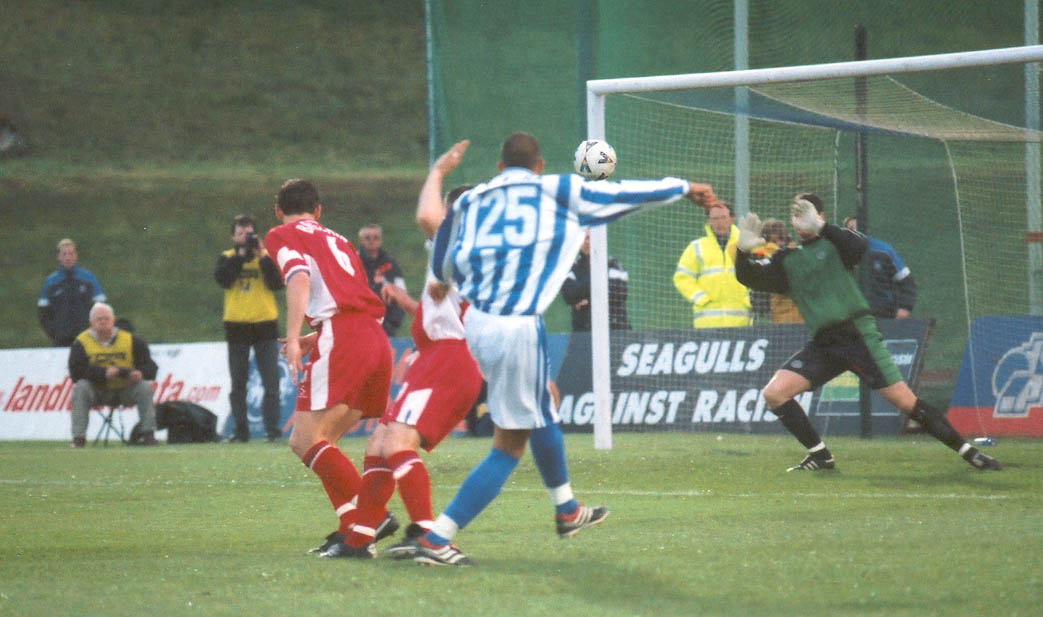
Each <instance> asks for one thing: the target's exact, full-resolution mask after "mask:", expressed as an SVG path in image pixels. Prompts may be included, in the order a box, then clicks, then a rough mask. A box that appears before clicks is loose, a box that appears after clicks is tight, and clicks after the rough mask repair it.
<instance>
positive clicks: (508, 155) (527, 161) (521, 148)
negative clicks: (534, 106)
mask: <svg viewBox="0 0 1043 617" xmlns="http://www.w3.org/2000/svg"><path fill="white" fill-rule="evenodd" d="M500 160H501V161H502V162H503V165H504V167H524V168H525V169H531V170H533V171H537V168H538V167H539V164H540V160H541V157H540V142H539V140H538V139H536V138H535V137H533V136H532V135H530V134H528V133H523V132H518V133H515V134H513V135H511V136H510V137H508V138H507V140H506V141H504V142H503V148H502V149H501V150H500Z"/></svg>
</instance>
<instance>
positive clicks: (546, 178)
mask: <svg viewBox="0 0 1043 617" xmlns="http://www.w3.org/2000/svg"><path fill="white" fill-rule="evenodd" d="M543 168H544V160H543V158H542V156H541V155H540V146H539V142H538V141H537V140H536V138H535V137H533V136H532V135H529V134H527V133H515V134H513V135H511V136H510V137H508V138H507V140H506V141H505V142H504V144H503V147H502V150H501V160H500V162H499V169H500V173H499V175H497V176H496V177H494V178H493V179H492V180H490V181H488V182H486V183H484V184H480V185H478V186H476V187H474V188H472V189H471V190H469V191H467V192H465V193H464V194H463V195H461V196H460V197H459V198H458V199H457V200H456V201H455V202H454V203H453V204H452V206H451V208H450V210H449V212H448V213H447V214H446V218H445V220H444V221H443V222H442V224H441V226H440V227H439V229H438V233H437V234H436V235H435V243H434V247H433V249H432V251H431V270H432V274H433V276H434V277H435V278H437V279H438V283H436V284H435V285H436V287H438V288H439V289H440V291H435V292H433V294H432V295H434V296H436V297H438V296H439V295H440V294H444V293H445V292H446V290H447V289H448V286H449V284H450V283H452V284H455V285H456V288H457V289H458V290H459V293H460V295H461V296H462V297H463V298H464V299H466V300H468V301H469V302H471V308H470V309H469V310H468V311H467V313H466V314H465V315H464V332H465V336H466V339H467V346H468V348H470V350H471V354H472V355H473V356H474V358H475V360H476V361H477V362H478V367H479V368H480V369H481V371H482V374H483V375H484V376H485V379H486V381H487V382H488V385H489V411H490V414H491V416H492V420H493V424H494V426H495V429H494V433H493V447H492V450H491V451H490V452H489V454H488V456H486V458H485V459H484V460H482V461H481V462H480V463H479V464H478V466H477V467H475V468H474V469H473V470H472V471H471V473H470V474H469V475H468V476H467V478H466V479H465V480H464V483H463V484H462V485H461V486H460V489H459V490H458V491H457V493H456V496H455V497H453V499H452V501H451V502H450V503H449V505H448V506H447V507H446V509H445V511H444V512H443V513H442V514H440V515H439V516H438V517H437V518H436V519H435V522H434V524H433V525H432V527H431V530H430V531H429V532H428V533H427V534H425V535H424V536H423V537H422V538H421V539H420V540H419V545H418V547H417V552H416V556H415V557H414V559H415V560H416V561H418V562H420V563H425V564H431V565H457V566H460V565H467V564H469V563H470V560H469V559H468V558H467V556H466V555H464V554H463V553H462V552H460V551H459V549H457V548H456V547H455V546H454V545H453V544H452V543H451V540H452V538H453V536H454V535H455V534H456V532H457V531H458V530H459V529H461V528H463V527H464V526H466V525H467V524H468V523H470V522H471V521H472V520H473V519H474V518H475V517H476V516H477V515H478V514H479V513H480V512H481V511H482V510H483V509H484V508H485V507H486V506H487V505H488V504H489V503H490V502H492V500H493V499H494V498H495V497H496V495H497V494H498V493H499V492H500V489H501V488H502V487H503V484H504V483H505V482H506V480H507V478H508V476H510V474H511V472H512V471H513V470H514V468H515V466H516V465H517V463H518V459H519V458H520V457H521V455H522V454H523V453H524V451H525V445H526V443H527V442H529V441H530V438H531V449H532V453H533V458H534V460H535V462H536V466H537V468H538V469H539V471H540V474H541V476H542V478H543V481H544V484H545V485H546V486H547V489H548V491H549V493H550V495H551V499H552V500H553V502H554V504H555V511H556V516H555V520H556V525H557V531H558V535H559V536H561V537H568V536H571V535H573V534H575V533H576V532H578V531H579V530H580V529H583V528H584V527H587V526H590V525H595V524H598V523H600V522H601V521H602V520H604V519H605V517H606V516H607V515H608V510H607V509H606V508H604V507H588V506H583V505H580V504H579V502H577V501H576V499H575V497H574V496H573V494H572V488H571V486H570V484H569V479H568V469H567V466H566V463H565V449H564V441H563V439H562V434H561V429H560V428H559V427H558V417H557V410H556V409H555V408H554V407H553V405H552V404H551V401H550V395H549V393H548V389H547V381H548V378H549V375H548V371H549V365H548V360H547V350H546V337H545V334H546V333H545V330H544V326H543V318H542V314H543V312H544V311H545V310H546V309H547V306H548V305H550V303H551V301H553V299H554V297H555V296H556V295H557V293H558V290H559V289H560V288H561V284H562V283H563V282H564V280H565V277H566V276H567V275H568V273H569V270H570V269H571V267H572V263H573V261H575V259H576V254H577V253H578V252H579V250H580V246H581V245H582V244H583V239H584V236H585V231H586V229H587V228H589V227H592V226H595V225H602V224H605V223H608V222H609V221H612V220H614V219H616V218H619V217H620V216H623V215H625V214H627V213H630V212H635V211H638V210H640V209H642V208H648V207H652V206H656V205H663V204H668V203H671V202H673V201H676V200H677V199H680V198H681V197H687V198H689V199H691V200H692V201H694V202H696V203H699V204H708V203H713V202H715V201H716V197H715V195H714V193H713V189H711V188H710V186H709V185H707V184H697V183H694V182H689V181H688V180H682V179H679V178H664V179H662V180H623V181H621V182H610V181H607V180H600V181H588V180H584V179H583V178H582V177H580V176H578V175H574V174H560V175H559V174H552V175H541V173H542V172H543ZM530 436H531V437H530Z"/></svg>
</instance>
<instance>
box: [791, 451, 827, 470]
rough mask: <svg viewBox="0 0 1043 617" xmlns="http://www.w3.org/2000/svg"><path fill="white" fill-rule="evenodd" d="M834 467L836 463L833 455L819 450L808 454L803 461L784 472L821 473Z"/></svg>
mask: <svg viewBox="0 0 1043 617" xmlns="http://www.w3.org/2000/svg"><path fill="white" fill-rule="evenodd" d="M836 466H837V462H836V460H834V459H833V455H832V454H830V453H829V450H819V451H818V452H814V453H809V454H808V455H807V456H805V457H804V460H802V461H801V462H800V463H798V464H796V465H794V466H793V467H790V468H789V469H787V470H786V471H822V470H824V469H834V468H836Z"/></svg>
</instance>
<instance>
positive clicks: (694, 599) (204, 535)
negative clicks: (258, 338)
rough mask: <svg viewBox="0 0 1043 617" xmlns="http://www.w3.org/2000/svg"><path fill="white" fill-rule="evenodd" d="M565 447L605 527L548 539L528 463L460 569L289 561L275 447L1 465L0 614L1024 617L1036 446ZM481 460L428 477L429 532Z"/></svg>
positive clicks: (289, 473) (442, 455)
mask: <svg viewBox="0 0 1043 617" xmlns="http://www.w3.org/2000/svg"><path fill="white" fill-rule="evenodd" d="M566 441H567V445H568V450H569V461H570V467H571V475H572V483H573V486H574V487H575V489H576V493H577V496H578V497H579V498H580V499H581V500H583V501H585V502H586V503H589V504H599V503H603V504H605V505H607V506H609V508H610V509H611V514H610V516H609V518H608V519H607V520H606V521H605V523H604V524H603V525H602V526H601V527H599V528H595V529H590V530H585V531H583V532H581V533H580V534H579V535H578V536H577V537H575V538H572V539H569V540H559V539H558V538H557V537H556V534H555V533H554V526H553V522H552V515H551V512H552V510H551V507H550V504H549V500H548V497H547V495H546V492H545V491H544V489H543V488H542V484H541V482H540V479H539V474H538V473H537V471H536V470H535V468H534V466H533V464H532V462H531V458H530V457H528V456H526V458H525V459H523V461H522V463H521V464H520V465H519V467H518V469H517V471H516V472H515V473H514V475H513V476H512V477H511V479H510V481H509V482H508V484H507V486H506V487H504V490H503V492H502V493H501V495H500V497H499V498H498V499H497V500H496V501H495V502H493V504H492V505H491V506H490V507H489V508H488V509H487V510H486V511H485V512H484V513H483V514H482V516H480V517H479V518H478V519H477V520H475V521H474V522H473V523H472V524H471V525H470V526H469V527H468V528H467V529H465V530H463V531H462V532H461V533H460V534H459V535H458V536H457V538H456V540H457V544H458V545H459V546H460V548H461V549H462V550H464V552H466V553H467V554H468V555H469V556H471V557H472V558H473V559H474V560H475V561H476V562H477V563H476V565H475V566H474V567H471V568H459V569H458V568H423V567H419V566H416V565H414V564H413V563H411V562H404V563H403V562H395V561H391V560H388V559H377V560H374V561H372V562H358V561H354V560H338V561H326V560H321V559H318V558H315V557H313V556H310V555H307V554H305V551H306V550H307V549H308V548H310V547H312V546H314V545H315V544H317V543H318V541H320V540H321V539H322V537H323V536H324V535H325V534H326V533H327V532H329V531H330V530H331V529H332V528H333V527H334V520H333V516H332V513H331V512H330V508H329V504H328V502H327V501H326V498H325V495H324V493H323V492H322V490H321V488H320V485H319V483H318V480H317V479H316V478H315V477H314V476H313V475H312V474H311V472H309V471H308V470H307V469H305V468H304V467H303V466H302V465H301V464H300V463H299V462H298V461H297V460H296V459H295V458H294V457H293V456H292V455H291V454H290V452H289V450H288V448H286V447H285V444H282V445H281V446H273V445H271V444H266V443H263V442H251V443H250V444H245V445H238V444H236V445H223V444H214V445H185V446H170V445H165V446H162V447H158V448H148V449H145V448H127V447H121V446H110V447H108V448H102V447H88V448H87V449H86V450H78V451H73V450H70V449H69V448H68V447H67V446H66V445H65V444H64V443H54V442H44V443H40V442H36V443H25V442H21V443H11V442H4V443H0V537H2V538H3V542H2V543H0V615H19V616H29V615H82V616H87V615H128V616H130V615H133V616H134V617H140V615H143V614H146V615H207V616H215V615H235V616H237V617H238V616H242V615H249V616H251V617H252V616H260V615H289V614H293V615H321V614H363V615H370V616H373V615H423V616H425V617H427V616H437V615H453V616H460V615H510V616H512V617H513V616H524V615H547V614H562V615H603V616H612V615H628V616H633V615H659V616H667V615H753V616H758V615H771V616H779V615H815V614H820V615H831V616H836V617H839V616H843V615H860V616H861V615H887V616H902V615H910V616H912V615H916V616H922V615H946V616H952V615H1005V616H1008V617H1012V616H1015V615H1038V614H1039V613H1038V610H1039V603H1040V600H1041V591H1040V590H1041V589H1043V569H1041V568H1040V563H1041V557H1040V555H1041V554H1043V490H1041V489H1043V473H1041V470H1040V466H1041V462H1043V442H1040V441H1028V440H1023V441H1019V440H1011V439H1007V440H1002V441H1001V442H1000V443H999V445H997V446H995V447H992V448H991V449H990V450H989V451H990V452H991V453H992V454H994V455H995V456H997V457H998V458H999V459H1000V460H1001V461H1002V462H1003V463H1004V465H1005V469H1004V470H1003V471H1002V472H1000V473H982V472H977V471H975V470H973V469H972V468H971V467H970V466H968V465H967V464H965V463H964V462H963V461H961V460H959V459H958V458H957V457H956V456H955V455H954V454H953V453H952V452H951V451H949V450H948V449H946V448H944V447H943V446H941V445H939V444H937V443H935V442H933V441H931V440H923V439H912V438H879V439H874V440H871V441H862V440H858V439H854V438H832V439H830V446H831V449H832V450H833V451H834V453H835V454H836V456H837V461H838V470H837V471H835V472H822V473H790V474H787V473H785V469H786V467H787V466H789V465H791V464H793V463H795V462H797V461H798V460H799V459H800V457H801V449H800V447H799V445H798V444H797V443H796V442H795V441H793V440H792V439H790V438H788V437H768V436H745V435H730V434H729V435H720V436H716V435H707V434H674V433H655V434H617V435H616V436H615V444H614V446H615V447H614V449H613V450H611V451H598V450H595V449H594V448H593V446H592V439H591V437H590V436H589V435H569V436H567V437H566ZM341 446H342V447H343V449H344V450H345V451H346V452H347V453H348V454H349V455H350V456H352V458H353V459H359V458H360V453H361V449H362V446H363V441H362V440H361V439H347V440H344V441H342V443H341ZM489 446H490V443H489V441H488V440H485V439H464V438H460V439H450V440H448V441H447V442H446V443H445V444H443V445H442V446H441V447H440V448H439V449H438V450H437V451H435V452H434V453H432V454H430V455H428V456H427V457H426V461H427V463H428V466H429V469H430V471H431V475H432V478H433V482H434V484H435V490H434V498H435V505H436V511H437V510H438V509H440V508H441V507H443V506H444V505H445V504H446V503H447V501H448V500H449V499H450V498H451V497H452V495H453V493H454V492H455V490H456V487H457V486H458V485H459V483H460V482H461V481H462V479H463V478H464V476H465V475H466V474H467V472H468V471H469V470H470V469H471V467H472V466H473V465H474V463H475V462H477V461H478V460H479V459H480V458H481V457H482V456H484V455H485V453H486V452H487V451H488V448H489ZM391 505H392V509H393V510H394V511H395V512H396V514H398V515H399V518H400V519H404V518H405V514H404V511H403V509H402V507H401V503H400V502H399V501H398V498H397V497H396V498H394V499H393V501H392V504H391ZM385 542H387V541H385Z"/></svg>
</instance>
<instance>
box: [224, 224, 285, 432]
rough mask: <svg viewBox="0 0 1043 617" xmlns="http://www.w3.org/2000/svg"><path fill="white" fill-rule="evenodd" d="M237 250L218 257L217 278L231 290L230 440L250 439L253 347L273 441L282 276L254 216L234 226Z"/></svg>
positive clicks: (228, 337)
mask: <svg viewBox="0 0 1043 617" xmlns="http://www.w3.org/2000/svg"><path fill="white" fill-rule="evenodd" d="M232 242H233V243H234V246H233V248H231V249H228V250H227V251H224V252H223V253H221V256H220V257H218V258H217V267H216V268H215V269H214V278H215V279H216V280H217V284H218V285H220V286H221V287H223V288H224V289H225V307H224V326H225V340H226V341H227V342H228V372H229V374H230V375H231V377H232V390H231V392H229V394H228V399H229V401H230V403H231V406H232V418H233V419H234V420H235V432H234V433H233V435H232V437H231V438H229V441H232V442H246V441H249V440H250V424H249V421H248V419H247V417H246V382H247V377H248V376H249V369H250V348H251V347H253V350H254V357H255V358H256V361H257V371H258V372H259V373H260V374H261V383H262V384H264V399H263V401H262V403H261V416H262V418H263V419H264V430H265V434H266V435H267V438H268V441H275V440H277V439H278V438H279V437H281V436H282V429H281V427H280V426H279V420H280V415H281V411H282V409H281V396H280V391H279V343H278V341H277V339H278V337H279V309H278V308H276V302H275V294H274V293H273V292H275V291H278V290H280V289H282V288H283V280H282V274H281V273H280V272H279V267H278V266H276V265H275V262H273V261H272V258H271V257H269V256H268V253H267V252H266V251H265V250H264V246H263V245H262V244H261V238H260V236H258V235H257V232H256V231H255V230H254V221H253V219H252V218H250V217H248V216H242V215H240V216H237V217H235V220H234V221H232Z"/></svg>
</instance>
